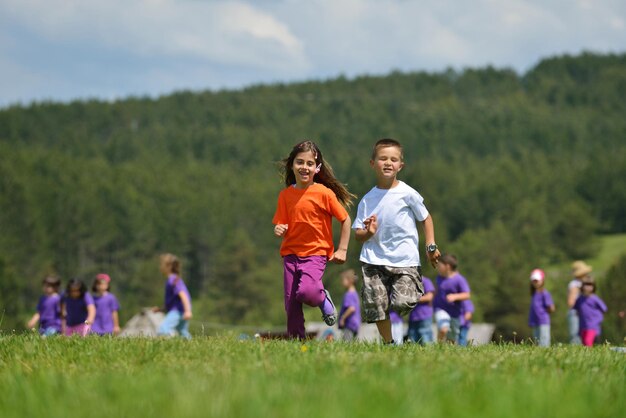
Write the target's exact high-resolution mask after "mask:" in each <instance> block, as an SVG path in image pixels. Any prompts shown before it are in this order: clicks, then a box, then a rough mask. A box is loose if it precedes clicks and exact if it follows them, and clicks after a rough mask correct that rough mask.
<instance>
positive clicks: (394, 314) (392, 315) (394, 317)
mask: <svg viewBox="0 0 626 418" xmlns="http://www.w3.org/2000/svg"><path fill="white" fill-rule="evenodd" d="M389 320H390V321H391V323H392V324H399V323H401V322H402V317H401V316H400V315H398V313H397V312H395V311H392V310H389Z"/></svg>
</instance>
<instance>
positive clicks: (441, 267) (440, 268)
mask: <svg viewBox="0 0 626 418" xmlns="http://www.w3.org/2000/svg"><path fill="white" fill-rule="evenodd" d="M449 270H450V267H449V266H448V265H447V264H445V263H442V262H441V261H440V262H439V263H437V272H438V273H439V275H440V276H443V277H447V276H448V271H449Z"/></svg>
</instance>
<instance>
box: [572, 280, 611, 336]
mask: <svg viewBox="0 0 626 418" xmlns="http://www.w3.org/2000/svg"><path fill="white" fill-rule="evenodd" d="M595 292H596V283H595V281H594V280H593V277H591V276H588V277H585V278H584V279H583V280H582V286H581V294H580V296H579V297H578V299H576V303H575V304H574V309H575V310H576V312H577V313H578V318H579V320H580V325H579V327H580V339H581V340H582V343H583V345H585V346H587V347H592V346H593V343H594V341H595V340H596V337H597V336H598V335H600V331H601V329H600V324H601V323H602V321H603V320H604V314H605V313H606V311H607V307H606V304H605V303H604V301H603V300H602V299H600V298H599V297H598V295H596V294H595Z"/></svg>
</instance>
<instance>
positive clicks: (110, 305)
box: [91, 292, 120, 335]
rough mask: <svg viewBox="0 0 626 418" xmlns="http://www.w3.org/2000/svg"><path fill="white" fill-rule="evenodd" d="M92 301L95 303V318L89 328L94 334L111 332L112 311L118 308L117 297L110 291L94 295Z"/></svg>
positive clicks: (112, 325)
mask: <svg viewBox="0 0 626 418" xmlns="http://www.w3.org/2000/svg"><path fill="white" fill-rule="evenodd" d="M93 301H94V303H95V305H96V319H95V320H94V321H93V326H92V327H91V330H92V331H93V332H95V333H96V334H100V335H105V334H112V333H113V327H114V324H113V316H112V315H113V312H117V311H119V310H120V305H119V303H117V298H116V297H115V295H113V294H112V293H108V292H107V293H106V294H104V295H102V296H94V297H93Z"/></svg>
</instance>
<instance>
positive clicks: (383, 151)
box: [370, 147, 404, 179]
mask: <svg viewBox="0 0 626 418" xmlns="http://www.w3.org/2000/svg"><path fill="white" fill-rule="evenodd" d="M370 164H371V165H372V168H373V169H374V171H375V172H376V176H377V177H378V178H379V179H394V178H396V177H397V176H398V173H399V172H400V170H402V167H403V166H404V163H403V162H402V151H400V149H399V148H398V147H381V148H379V149H378V151H376V158H374V160H372V161H371V162H370Z"/></svg>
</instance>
